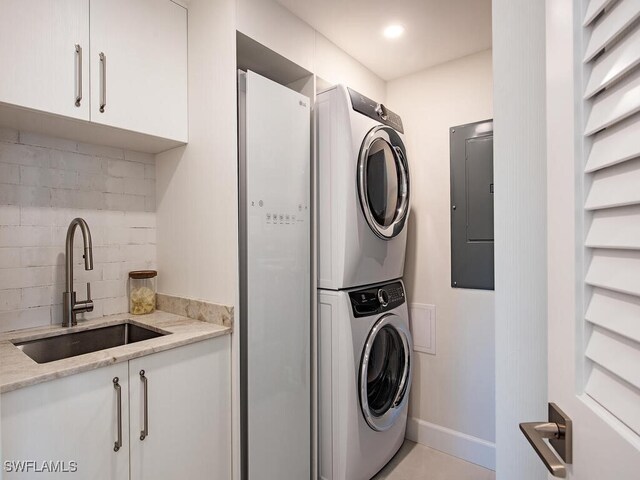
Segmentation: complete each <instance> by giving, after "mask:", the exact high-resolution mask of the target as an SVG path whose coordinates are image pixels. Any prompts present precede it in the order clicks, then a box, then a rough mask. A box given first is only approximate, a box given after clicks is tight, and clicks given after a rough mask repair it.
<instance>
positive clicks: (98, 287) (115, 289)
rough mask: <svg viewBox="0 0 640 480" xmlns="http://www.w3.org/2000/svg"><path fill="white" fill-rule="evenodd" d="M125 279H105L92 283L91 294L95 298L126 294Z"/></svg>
mask: <svg viewBox="0 0 640 480" xmlns="http://www.w3.org/2000/svg"><path fill="white" fill-rule="evenodd" d="M126 285H127V283H126V281H125V280H122V279H120V280H103V281H99V282H93V283H91V296H92V297H93V298H115V297H122V296H124V295H126Z"/></svg>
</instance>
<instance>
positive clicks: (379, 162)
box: [366, 138, 400, 227]
mask: <svg viewBox="0 0 640 480" xmlns="http://www.w3.org/2000/svg"><path fill="white" fill-rule="evenodd" d="M367 157H368V158H367V167H366V168H367V172H366V177H367V186H366V188H367V203H368V205H369V209H370V211H371V215H372V216H373V218H374V220H375V221H376V222H377V223H378V225H381V226H383V227H388V226H389V225H391V224H392V223H393V221H394V220H395V217H396V210H397V208H398V205H399V203H400V198H399V196H398V193H399V190H400V188H399V184H400V174H399V172H398V166H397V161H396V155H395V153H394V152H393V150H392V149H391V145H389V143H388V142H386V141H385V140H382V139H381V138H376V139H375V140H374V141H373V143H372V144H371V146H370V147H369V151H368V152H367Z"/></svg>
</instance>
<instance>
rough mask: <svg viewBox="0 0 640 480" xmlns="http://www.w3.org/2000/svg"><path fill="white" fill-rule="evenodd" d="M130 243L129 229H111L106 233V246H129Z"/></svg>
mask: <svg viewBox="0 0 640 480" xmlns="http://www.w3.org/2000/svg"><path fill="white" fill-rule="evenodd" d="M127 243H130V242H129V229H128V228H126V227H111V228H109V229H107V230H106V231H105V232H104V244H105V245H114V244H127Z"/></svg>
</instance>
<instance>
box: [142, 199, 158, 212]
mask: <svg viewBox="0 0 640 480" xmlns="http://www.w3.org/2000/svg"><path fill="white" fill-rule="evenodd" d="M144 211H145V212H155V211H156V197H155V196H153V197H144Z"/></svg>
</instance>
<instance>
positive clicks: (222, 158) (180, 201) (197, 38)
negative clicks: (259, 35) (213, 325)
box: [157, 0, 238, 305]
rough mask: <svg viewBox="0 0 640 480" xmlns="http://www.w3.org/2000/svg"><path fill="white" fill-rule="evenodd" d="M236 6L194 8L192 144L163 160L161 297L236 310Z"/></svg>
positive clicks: (200, 4) (201, 1) (200, 3)
mask: <svg viewBox="0 0 640 480" xmlns="http://www.w3.org/2000/svg"><path fill="white" fill-rule="evenodd" d="M235 10H236V2H235V0H215V1H210V0H191V1H190V2H189V12H188V23H189V144H188V145H187V146H185V147H180V148H176V149H173V150H170V151H168V152H164V153H161V154H159V155H157V170H158V185H157V201H158V268H159V281H158V291H159V292H161V293H166V294H169V295H176V296H182V297H189V298H196V299H199V300H204V301H208V302H212V303H218V304H223V305H234V304H235V301H236V291H237V282H238V280H237V278H238V231H237V230H238V179H237V170H238V160H237V152H236V149H237V131H236V130H237V127H236V117H237V105H236V52H235V42H236V28H235V26H236V22H235Z"/></svg>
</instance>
